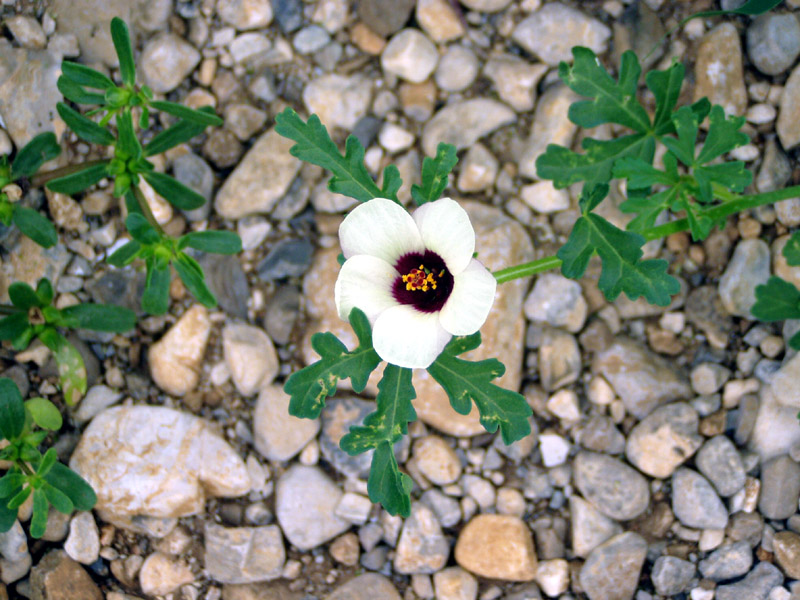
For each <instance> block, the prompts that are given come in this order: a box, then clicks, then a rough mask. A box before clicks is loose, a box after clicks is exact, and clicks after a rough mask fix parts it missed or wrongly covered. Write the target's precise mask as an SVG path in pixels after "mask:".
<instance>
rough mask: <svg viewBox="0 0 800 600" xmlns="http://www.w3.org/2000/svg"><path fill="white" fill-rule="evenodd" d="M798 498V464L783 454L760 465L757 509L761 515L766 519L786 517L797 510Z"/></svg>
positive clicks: (799, 489) (799, 478) (799, 481)
mask: <svg viewBox="0 0 800 600" xmlns="http://www.w3.org/2000/svg"><path fill="white" fill-rule="evenodd" d="M798 498H800V465H798V464H797V463H796V462H794V461H793V460H792V459H791V458H789V456H788V455H786V454H784V455H783V456H778V457H776V458H773V459H772V460H769V461H767V462H766V463H764V464H763V465H762V466H761V495H760V496H759V498H758V510H759V512H761V514H762V515H764V516H765V517H766V518H767V519H787V518H789V517H791V516H792V515H793V514H794V513H796V512H797V500H798Z"/></svg>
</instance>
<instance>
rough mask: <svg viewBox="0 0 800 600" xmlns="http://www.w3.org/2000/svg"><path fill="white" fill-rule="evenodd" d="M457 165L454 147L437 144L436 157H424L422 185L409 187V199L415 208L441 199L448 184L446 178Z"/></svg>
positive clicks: (441, 143)
mask: <svg viewBox="0 0 800 600" xmlns="http://www.w3.org/2000/svg"><path fill="white" fill-rule="evenodd" d="M457 163H458V156H456V147H455V146H453V145H452V144H445V143H443V142H439V145H438V146H437V147H436V156H435V157H434V158H430V157H429V156H426V157H425V159H424V160H423V161H422V184H421V185H417V184H416V183H415V184H413V185H412V186H411V197H412V198H413V199H414V202H416V203H417V206H421V205H423V204H425V203H426V202H433V201H434V200H438V199H439V198H441V196H442V193H443V192H444V190H445V189H446V188H447V185H448V183H449V180H448V176H449V175H450V172H451V171H452V170H453V168H454V167H455V166H456V164H457Z"/></svg>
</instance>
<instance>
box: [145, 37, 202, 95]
mask: <svg viewBox="0 0 800 600" xmlns="http://www.w3.org/2000/svg"><path fill="white" fill-rule="evenodd" d="M199 62H200V53H199V52H198V51H197V50H196V49H195V47H194V46H192V45H191V44H190V43H188V42H187V41H186V40H184V39H183V38H181V37H178V36H177V35H175V34H174V33H164V34H160V35H157V36H156V37H154V38H153V39H151V40H150V41H148V42H147V44H146V45H145V47H144V49H143V50H142V56H141V58H140V59H139V64H140V66H141V70H142V76H143V77H144V80H145V82H146V83H147V85H149V86H150V87H151V88H152V89H153V91H155V92H162V93H165V92H171V91H172V90H174V89H175V88H176V87H178V86H179V85H180V84H181V82H182V81H183V80H184V79H186V77H187V76H188V75H189V74H190V73H191V72H192V71H194V68H195V67H196V66H197V63H199Z"/></svg>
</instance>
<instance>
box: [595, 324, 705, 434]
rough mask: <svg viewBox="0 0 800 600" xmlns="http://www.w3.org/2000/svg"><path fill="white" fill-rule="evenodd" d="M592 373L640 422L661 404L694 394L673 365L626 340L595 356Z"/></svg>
mask: <svg viewBox="0 0 800 600" xmlns="http://www.w3.org/2000/svg"><path fill="white" fill-rule="evenodd" d="M592 371H594V372H598V373H600V374H602V375H603V377H605V378H606V380H607V381H608V382H609V383H610V384H611V387H613V388H614V391H615V392H616V393H617V394H618V395H619V397H620V398H621V400H622V402H623V404H624V405H625V409H626V410H627V411H628V412H629V413H630V414H632V415H633V416H634V417H637V418H639V419H641V418H643V417H645V416H647V415H648V414H650V413H651V412H652V411H653V410H654V409H655V408H656V407H657V406H659V405H660V404H665V403H667V402H671V401H672V400H681V399H684V398H688V397H689V396H690V395H691V388H690V387H689V385H688V383H687V382H686V379H685V377H684V375H683V374H682V373H681V372H680V371H678V370H676V369H675V367H673V366H672V364H671V363H668V362H666V361H665V360H664V359H662V358H661V357H660V356H658V355H656V354H654V353H652V352H650V351H649V350H647V349H646V348H644V347H642V346H641V345H640V344H638V343H637V342H634V341H633V340H629V339H627V338H624V337H618V338H617V339H616V341H615V342H614V343H613V344H611V345H610V346H609V347H608V348H607V349H605V350H603V351H602V352H599V353H598V354H597V355H596V356H595V358H594V361H593V362H592Z"/></svg>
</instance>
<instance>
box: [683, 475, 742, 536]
mask: <svg viewBox="0 0 800 600" xmlns="http://www.w3.org/2000/svg"><path fill="white" fill-rule="evenodd" d="M672 511H673V512H674V513H675V516H676V517H677V518H678V520H680V522H681V523H682V524H683V525H685V526H686V527H693V528H695V529H724V528H725V526H726V525H727V524H728V511H727V510H726V509H725V505H724V504H723V503H722V500H720V499H719V496H717V493H716V492H715V491H714V488H713V487H711V484H710V483H709V482H708V480H707V479H706V478H705V477H703V476H702V475H700V474H699V473H697V472H696V471H692V470H691V469H687V468H685V467H682V468H680V469H678V470H677V471H675V474H674V475H673V476H672Z"/></svg>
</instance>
